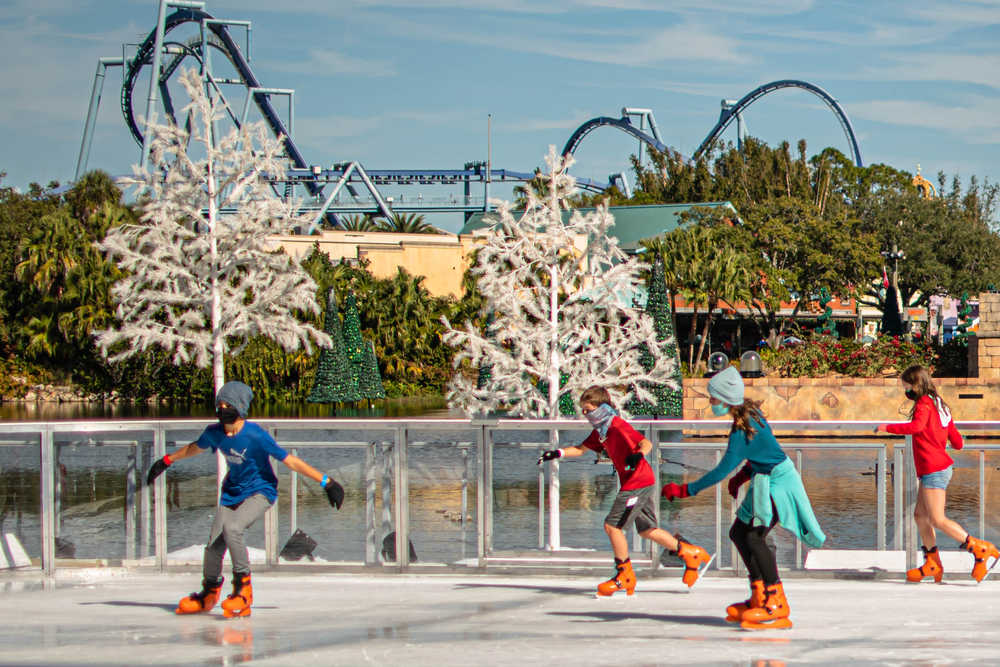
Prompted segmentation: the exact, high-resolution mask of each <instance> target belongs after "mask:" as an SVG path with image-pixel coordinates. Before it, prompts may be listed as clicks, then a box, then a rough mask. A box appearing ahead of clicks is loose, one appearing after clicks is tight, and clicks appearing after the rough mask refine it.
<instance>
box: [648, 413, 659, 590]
mask: <svg viewBox="0 0 1000 667" xmlns="http://www.w3.org/2000/svg"><path fill="white" fill-rule="evenodd" d="M649 441H650V442H651V443H653V448H652V450H650V452H649V454H650V457H651V458H652V460H653V488H654V489H657V490H658V489H659V488H660V429H659V428H657V427H656V426H654V427H653V428H652V429H650V433H649ZM653 514H654V515H655V516H656V525H657V527H659V525H660V494H659V493H657V494H656V500H654V501H653ZM659 569H660V545H659V544H657V543H656V542H654V541H653V540H649V571H650V573H651V574H656V571H657V570H659Z"/></svg>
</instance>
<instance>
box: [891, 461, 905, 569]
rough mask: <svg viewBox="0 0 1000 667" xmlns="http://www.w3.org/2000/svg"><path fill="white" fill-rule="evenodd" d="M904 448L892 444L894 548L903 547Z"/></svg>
mask: <svg viewBox="0 0 1000 667" xmlns="http://www.w3.org/2000/svg"><path fill="white" fill-rule="evenodd" d="M904 472H905V471H904V470H903V449H902V448H901V447H899V446H898V445H896V444H894V445H893V446H892V548H893V551H901V550H902V549H903V484H904V481H903V480H904V478H905V474H904Z"/></svg>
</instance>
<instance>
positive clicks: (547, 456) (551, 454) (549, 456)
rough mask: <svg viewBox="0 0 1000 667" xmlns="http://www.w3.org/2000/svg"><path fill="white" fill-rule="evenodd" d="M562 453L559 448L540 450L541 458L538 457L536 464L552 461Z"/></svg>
mask: <svg viewBox="0 0 1000 667" xmlns="http://www.w3.org/2000/svg"><path fill="white" fill-rule="evenodd" d="M562 455H563V453H562V450H561V449H550V450H548V451H547V452H542V456H541V458H539V459H538V465H541V464H542V461H552V460H554V459H560V458H562Z"/></svg>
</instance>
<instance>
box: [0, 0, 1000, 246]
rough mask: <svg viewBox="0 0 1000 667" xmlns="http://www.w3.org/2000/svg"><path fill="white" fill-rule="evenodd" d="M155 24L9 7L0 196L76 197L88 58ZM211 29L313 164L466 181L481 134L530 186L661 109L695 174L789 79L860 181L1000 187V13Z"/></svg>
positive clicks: (120, 158)
mask: <svg viewBox="0 0 1000 667" xmlns="http://www.w3.org/2000/svg"><path fill="white" fill-rule="evenodd" d="M156 10H157V3H156V2H155V0H101V1H100V2H97V1H88V0H31V1H28V0H13V1H11V0H5V1H0V67H2V70H0V171H6V172H8V176H7V178H6V179H5V180H4V183H5V184H10V185H17V186H21V187H23V186H25V185H27V184H28V183H29V182H31V181H39V182H47V181H49V180H52V179H59V180H63V181H65V180H67V179H70V178H72V176H73V171H74V169H75V166H76V160H77V155H78V152H79V149H80V139H81V135H82V131H83V125H84V119H85V117H86V110H87V103H88V100H89V96H90V89H91V86H92V84H93V76H94V70H95V67H96V63H97V58H98V57H100V56H114V55H121V53H122V43H123V42H138V41H141V38H142V37H144V35H145V34H147V33H148V32H149V30H151V29H152V27H153V24H154V22H155V18H156ZM207 10H208V11H209V12H210V13H212V14H214V15H215V16H218V17H225V18H233V19H247V20H251V21H253V63H252V64H253V68H254V70H255V72H256V73H257V75H258V77H259V78H260V79H262V82H263V83H264V85H267V86H274V87H283V88H294V89H295V90H296V141H297V143H298V144H299V146H300V148H301V150H302V151H303V152H304V154H305V156H306V159H307V160H308V161H309V162H310V163H313V164H321V165H329V164H332V163H333V162H339V161H344V160H352V159H356V160H360V161H361V162H362V164H364V165H365V166H366V167H367V168H369V169H379V168H381V169H389V168H459V167H461V166H462V164H463V163H465V162H466V161H470V160H476V159H483V158H485V156H486V116H487V114H488V113H489V114H492V118H493V164H494V166H495V167H505V168H508V169H513V170H520V171H530V170H531V169H533V168H534V167H536V166H539V165H541V163H542V156H543V155H544V154H545V153H546V151H547V147H548V145H549V144H556V145H557V146H559V147H562V145H563V144H564V143H565V141H566V140H567V138H568V137H569V135H570V134H571V132H572V131H573V129H575V128H576V127H577V126H578V125H579V124H580V123H581V122H583V121H585V120H587V119H589V118H592V117H594V116H599V115H612V116H617V115H619V114H620V110H621V108H622V107H623V106H630V107H646V108H651V109H653V111H654V113H655V115H656V120H657V123H658V125H659V127H660V131H661V134H662V135H663V137H664V140H665V142H666V143H668V144H670V145H673V146H674V147H676V148H678V149H681V150H683V151H684V152H685V153H690V152H691V151H692V150H693V149H694V147H696V146H697V145H698V144H699V143H700V142H701V141H702V139H703V138H704V137H705V135H706V134H707V133H708V131H709V130H710V129H711V128H712V126H713V125H714V124H715V122H716V121H717V120H718V115H719V100H720V99H722V98H724V97H726V98H731V99H738V98H740V97H742V96H743V95H744V94H745V93H747V92H748V91H749V90H751V89H752V88H754V87H756V86H758V85H760V84H762V83H766V82H769V81H772V80H776V79H785V78H795V79H803V80H806V81H810V82H812V83H814V84H816V85H818V86H821V87H822V88H824V89H826V90H827V91H828V92H830V93H831V94H832V95H833V96H834V97H836V98H837V99H838V100H839V102H840V103H841V105H842V106H843V107H844V109H845V110H846V112H847V114H848V115H849V116H850V118H851V120H852V122H853V124H854V127H855V130H856V132H857V133H858V135H859V139H860V143H861V148H862V151H863V153H864V156H865V159H866V162H868V163H874V162H883V163H887V164H891V165H893V166H895V167H899V168H904V169H908V170H910V171H913V170H914V169H915V168H916V165H917V164H920V165H922V166H923V171H924V174H925V175H928V176H930V177H931V178H932V179H933V175H934V174H936V173H937V171H938V170H944V171H946V172H948V173H949V174H954V173H958V174H960V175H961V176H963V177H968V176H969V175H971V174H976V175H978V176H979V177H980V178H982V177H984V176H989V177H990V179H991V180H996V179H998V178H1000V113H998V112H997V109H998V108H1000V0H983V1H978V2H977V1H951V2H938V1H928V0H912V1H909V2H901V1H897V0H888V1H885V2H838V1H836V0H834V1H826V2H810V1H808V0H773V1H755V0H750V1H746V2H739V1H733V0H730V1H726V2H722V1H717V0H685V1H680V2H671V1H668V0H620V1H619V2H610V1H608V0H553V1H548V2H546V1H544V0H535V1H531V0H505V1H504V0H492V1H488V0H384V1H377V0H355V1H354V2H342V1H341V0H285V1H284V2H275V1H274V0H266V1H265V0H239V1H237V0H209V2H208V3H207ZM120 85H121V75H120V73H119V72H117V71H114V70H112V71H111V72H110V73H109V76H108V79H107V84H106V86H105V91H104V98H103V100H102V109H101V113H100V117H99V122H98V127H97V132H96V136H95V142H94V148H93V150H92V152H91V160H90V165H91V166H92V167H101V168H104V169H106V170H107V171H109V172H111V173H126V172H128V171H129V170H130V165H131V164H132V163H134V162H136V161H137V160H138V152H139V151H138V148H137V147H136V145H135V143H134V142H133V140H132V138H131V136H130V135H129V134H128V132H127V130H126V128H125V125H124V123H123V122H122V119H121V115H120V111H119V109H118V96H119V90H120ZM142 91H143V92H144V91H145V87H143V88H142ZM140 96H141V97H144V94H143V93H140ZM746 120H747V125H748V127H749V130H750V133H751V134H752V135H754V136H757V137H760V138H762V139H764V140H765V141H768V142H770V143H776V142H779V141H781V140H784V139H787V140H789V141H792V142H795V141H797V140H798V139H800V138H805V139H806V140H807V141H808V143H809V147H810V153H814V152H818V151H819V150H820V149H822V148H823V147H825V146H835V147H838V148H840V149H841V150H843V151H844V152H845V153H846V152H847V142H846V139H845V137H844V135H843V133H842V132H841V129H840V126H839V124H838V123H837V120H836V118H835V117H834V116H833V114H832V113H830V111H829V110H828V109H827V108H826V106H825V105H823V104H822V102H821V101H820V100H819V99H817V98H815V97H814V96H812V95H810V94H808V93H805V92H801V91H782V92H778V93H774V94H771V95H769V96H767V97H766V98H764V99H762V100H760V101H758V102H757V103H755V104H754V105H753V106H752V107H751V108H750V109H749V110H748V111H747V113H746ZM725 138H727V139H735V127H734V128H731V129H730V130H729V131H728V132H727V134H726V135H725ZM636 148H637V144H636V142H635V141H634V140H632V139H630V138H628V137H626V136H625V135H624V134H621V133H618V132H616V131H614V130H611V129H606V128H605V129H603V130H598V131H597V132H595V133H593V134H592V135H590V136H589V137H588V138H587V139H586V140H585V141H584V143H583V145H582V146H581V148H580V149H579V151H578V152H577V158H578V165H577V167H576V168H575V173H577V174H578V175H579V176H585V177H592V178H595V179H601V180H604V179H606V177H607V175H608V174H609V173H612V172H620V171H623V170H626V169H627V168H628V156H629V154H630V153H634V152H635V151H636ZM425 189H426V190H427V192H426V193H423V194H425V195H427V196H430V195H431V194H441V193H439V192H438V193H435V192H433V191H432V190H431V189H430V188H427V187H426V186H425ZM384 194H387V195H393V194H396V193H394V192H393V191H392V190H388V191H386V192H385V193H384ZM405 194H407V195H410V194H415V192H411V191H407V192H406V193H405ZM476 194H479V193H476ZM494 194H499V195H501V196H506V195H507V194H508V193H507V192H504V191H500V192H496V191H495V193H494ZM438 222H439V224H442V226H446V227H449V228H452V229H455V228H457V226H458V220H457V218H456V219H455V220H450V219H449V220H440V221H438Z"/></svg>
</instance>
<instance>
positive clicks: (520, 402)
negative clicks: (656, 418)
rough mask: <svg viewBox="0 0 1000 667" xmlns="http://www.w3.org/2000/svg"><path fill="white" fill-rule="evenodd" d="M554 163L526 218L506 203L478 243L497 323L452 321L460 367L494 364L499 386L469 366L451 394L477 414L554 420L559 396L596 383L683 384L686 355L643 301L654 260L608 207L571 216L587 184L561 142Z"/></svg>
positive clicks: (478, 266)
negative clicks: (680, 359) (635, 248)
mask: <svg viewBox="0 0 1000 667" xmlns="http://www.w3.org/2000/svg"><path fill="white" fill-rule="evenodd" d="M546 162H547V163H548V166H549V173H548V174H546V175H544V177H543V178H544V181H545V183H546V185H547V186H548V187H547V190H548V191H547V192H546V193H544V194H542V195H540V194H539V193H537V192H535V191H534V190H533V189H531V188H528V192H527V202H528V203H527V206H526V208H525V211H524V213H523V215H521V216H520V217H519V218H515V217H514V214H513V213H512V211H511V208H510V205H509V204H507V203H504V202H497V204H498V213H499V224H497V225H495V226H494V228H493V229H492V230H490V231H489V232H488V233H487V234H486V235H485V236H484V237H482V238H481V239H479V240H478V241H477V243H476V245H475V246H474V247H475V250H476V251H477V254H476V263H475V265H474V266H473V267H472V269H471V271H472V273H473V275H474V276H475V277H476V285H477V287H478V289H479V291H480V293H481V294H482V296H483V298H484V300H485V306H484V308H485V310H486V311H488V312H492V313H493V316H494V319H493V322H492V324H490V325H489V327H488V331H486V332H481V331H479V330H478V329H477V328H476V327H475V326H473V324H472V323H471V322H466V323H465V326H464V327H463V328H461V329H458V328H454V327H452V326H451V325H450V323H448V322H447V321H445V325H446V328H447V331H446V333H445V341H446V342H447V343H448V344H450V345H452V346H454V347H457V348H460V351H459V353H458V354H457V355H456V356H455V365H456V367H457V366H458V365H459V364H460V363H461V362H462V361H463V360H465V359H468V360H469V362H470V363H471V364H472V365H473V366H479V367H482V366H489V367H490V377H491V381H490V382H489V383H488V386H485V387H482V388H477V387H476V382H475V379H472V380H470V379H469V378H468V377H466V376H465V375H464V374H462V373H458V374H456V376H455V378H454V380H453V381H452V383H451V387H450V392H449V395H448V397H449V400H450V401H451V402H452V404H453V405H455V406H456V407H459V408H460V409H462V410H463V411H465V412H467V413H469V414H472V415H481V414H484V413H486V412H489V411H491V410H497V409H501V408H503V409H505V410H506V411H507V412H509V413H510V414H513V415H517V416H531V417H545V416H552V417H553V418H555V417H558V412H559V409H558V405H559V398H560V396H563V395H565V394H569V395H570V396H572V397H573V398H576V397H578V396H579V395H580V393H581V392H583V390H584V389H586V388H587V387H589V386H591V385H595V384H598V385H602V386H605V387H607V388H608V390H609V391H610V392H611V394H612V396H614V397H615V398H616V401H617V402H618V404H619V405H624V403H626V402H627V401H629V400H631V399H632V398H633V397H638V398H639V399H640V400H647V401H653V402H655V400H656V399H655V397H654V396H653V395H652V394H651V393H650V392H649V391H648V389H646V388H645V387H647V386H648V385H649V384H668V385H671V386H672V385H673V384H675V383H674V381H673V380H672V379H671V374H672V372H673V371H674V369H675V365H676V362H675V361H674V359H673V358H672V357H671V356H669V355H665V354H664V353H663V350H664V349H665V342H661V341H657V340H656V331H655V330H654V328H653V320H652V318H650V317H649V316H647V315H646V314H645V313H644V312H642V311H641V310H638V309H636V308H635V307H634V304H633V297H634V295H635V294H636V293H637V292H638V291H639V290H640V289H642V287H641V285H643V284H644V281H642V280H641V276H640V273H641V271H642V270H644V269H647V268H648V266H647V265H645V264H642V263H641V262H640V261H639V260H638V259H636V258H630V257H628V256H627V255H626V254H625V253H624V252H622V250H621V249H620V248H619V247H618V239H617V238H615V237H614V236H613V235H612V231H611V228H612V227H613V226H614V224H615V221H614V216H612V215H611V213H609V212H608V209H607V206H606V205H600V206H598V207H597V210H595V211H594V212H592V213H589V214H587V215H580V213H579V212H578V211H572V212H571V213H570V214H569V219H568V220H565V221H564V217H565V215H564V212H566V211H570V210H571V207H570V203H569V197H570V196H571V195H572V194H573V193H574V191H575V190H576V181H575V179H574V178H573V177H572V176H570V175H569V173H568V172H567V169H568V168H569V166H570V165H571V164H572V158H564V157H562V156H560V155H558V154H557V153H556V152H555V148H554V147H552V148H551V149H550V152H549V156H548V157H547V158H546ZM643 344H645V345H646V346H648V348H649V350H650V352H651V353H652V356H653V359H654V363H653V366H652V368H651V369H650V370H646V368H645V367H644V366H643V365H642V363H641V362H640V356H641V352H642V345H643ZM560 378H561V379H562V382H560ZM539 381H541V384H542V387H541V388H540V387H539ZM545 389H547V390H548V391H547V393H546V392H545V391H544V390H545ZM573 404H574V405H576V401H575V400H574V401H573ZM576 409H577V414H579V406H578V405H577V407H576Z"/></svg>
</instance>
